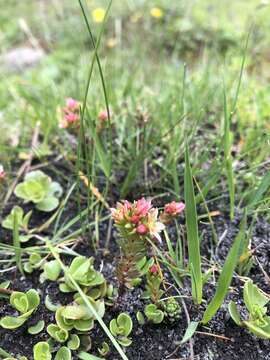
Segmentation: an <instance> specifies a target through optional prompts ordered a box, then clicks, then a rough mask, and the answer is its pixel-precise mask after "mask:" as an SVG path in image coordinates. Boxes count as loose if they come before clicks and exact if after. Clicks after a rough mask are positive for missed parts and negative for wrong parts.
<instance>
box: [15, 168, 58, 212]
mask: <svg viewBox="0 0 270 360" xmlns="http://www.w3.org/2000/svg"><path fill="white" fill-rule="evenodd" d="M14 193H15V195H16V196H17V197H19V198H21V199H23V200H25V201H26V202H33V203H34V204H36V208H37V209H38V210H41V211H46V212H50V211H52V210H54V209H55V208H57V206H58V205H59V200H58V198H59V197H60V196H61V195H62V187H61V186H60V184H59V183H57V182H54V181H52V180H51V178H50V177H49V176H48V175H46V174H44V173H43V172H42V171H40V170H37V171H32V172H29V173H28V174H27V175H26V176H25V178H24V181H23V182H22V183H20V184H18V185H17V186H16V188H15V191H14Z"/></svg>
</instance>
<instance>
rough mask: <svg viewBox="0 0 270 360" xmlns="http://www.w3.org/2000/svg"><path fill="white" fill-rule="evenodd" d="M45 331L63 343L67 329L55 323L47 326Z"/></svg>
mask: <svg viewBox="0 0 270 360" xmlns="http://www.w3.org/2000/svg"><path fill="white" fill-rule="evenodd" d="M47 333H48V334H49V335H50V336H51V337H52V338H53V339H54V340H56V341H57V342H59V343H64V342H66V341H67V339H68V331H67V330H66V329H63V328H61V327H59V326H58V325H56V324H50V325H48V326H47Z"/></svg>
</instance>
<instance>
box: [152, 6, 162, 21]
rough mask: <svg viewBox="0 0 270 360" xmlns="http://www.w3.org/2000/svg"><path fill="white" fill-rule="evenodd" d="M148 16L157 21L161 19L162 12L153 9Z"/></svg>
mask: <svg viewBox="0 0 270 360" xmlns="http://www.w3.org/2000/svg"><path fill="white" fill-rule="evenodd" d="M150 14H151V16H153V17H154V18H157V19H159V18H162V16H163V11H162V10H161V9H160V8H158V7H153V8H152V9H151V10H150Z"/></svg>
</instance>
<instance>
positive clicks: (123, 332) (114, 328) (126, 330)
mask: <svg viewBox="0 0 270 360" xmlns="http://www.w3.org/2000/svg"><path fill="white" fill-rule="evenodd" d="M132 328H133V323H132V319H131V317H130V316H129V315H128V314H127V313H121V314H119V315H118V316H117V318H116V319H112V320H111V321H110V331H111V333H112V334H113V335H114V336H115V337H116V339H117V341H118V342H119V344H120V345H122V346H129V345H131V343H132V340H131V339H130V338H128V336H129V335H130V333H131V331H132Z"/></svg>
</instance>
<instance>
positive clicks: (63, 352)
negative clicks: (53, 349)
mask: <svg viewBox="0 0 270 360" xmlns="http://www.w3.org/2000/svg"><path fill="white" fill-rule="evenodd" d="M55 360H71V351H70V350H69V348H67V347H66V346H62V347H61V348H60V349H59V350H58V351H57V353H56V356H55Z"/></svg>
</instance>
